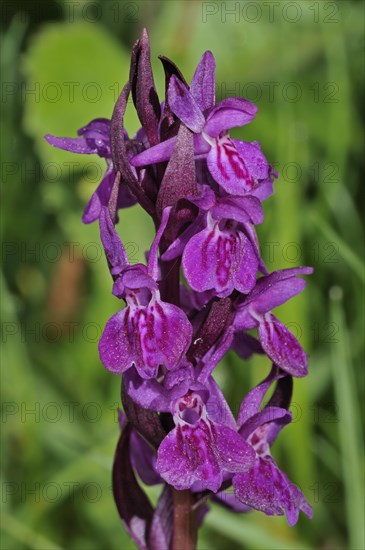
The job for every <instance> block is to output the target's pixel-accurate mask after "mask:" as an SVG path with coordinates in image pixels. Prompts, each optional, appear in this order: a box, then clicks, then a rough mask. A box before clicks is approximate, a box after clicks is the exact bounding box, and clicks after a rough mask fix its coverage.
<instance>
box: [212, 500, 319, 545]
mask: <svg viewBox="0 0 365 550" xmlns="http://www.w3.org/2000/svg"><path fill="white" fill-rule="evenodd" d="M204 523H206V524H207V525H208V526H209V527H210V528H211V529H213V530H214V531H216V532H218V533H220V534H222V535H224V536H225V537H227V539H229V540H231V541H234V542H236V543H238V544H240V545H243V547H245V548H250V549H256V548H257V549H262V548H265V550H278V549H279V548H280V550H297V549H307V548H309V547H308V546H307V545H306V544H305V543H303V542H302V541H298V540H295V539H294V540H292V539H290V540H286V539H284V538H281V537H278V536H276V535H275V534H274V533H273V531H272V530H271V531H270V532H269V531H266V530H265V529H263V528H262V526H259V525H257V524H255V522H253V521H252V516H251V517H249V516H248V517H247V516H244V515H242V514H240V515H234V514H232V512H231V511H228V510H224V509H222V508H220V507H215V506H212V507H211V510H210V512H209V513H208V514H207V516H206V518H205V519H204ZM291 533H292V534H293V535H294V536H295V535H296V533H295V532H294V531H291Z"/></svg>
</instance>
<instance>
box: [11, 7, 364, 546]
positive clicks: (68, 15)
mask: <svg viewBox="0 0 365 550" xmlns="http://www.w3.org/2000/svg"><path fill="white" fill-rule="evenodd" d="M2 12H3V13H2V17H1V22H2V49H1V72H2V81H3V82H2V104H1V107H2V117H1V125H2V156H1V170H2V195H3V196H2V238H3V245H2V259H3V262H2V265H3V275H2V369H3V370H2V402H3V416H2V425H1V427H2V458H1V465H2V471H1V485H2V539H1V548H2V549H23V548H24V549H28V548H32V549H37V550H38V549H41V548H44V549H56V548H64V549H66V548H67V549H68V548H69V549H72V550H76V549H85V550H86V549H87V550H92V549H99V548H108V549H117V548H123V549H129V548H133V544H132V543H131V542H130V541H129V539H128V537H127V536H126V535H125V534H124V531H123V528H122V526H121V525H120V521H119V518H118V515H117V512H116V509H115V507H114V503H113V498H112V494H111V487H110V486H111V480H110V470H111V464H112V457H113V451H114V447H115V444H116V441H117V437H118V425H117V422H116V408H117V406H118V403H119V386H120V383H119V382H120V380H119V378H118V377H115V376H113V375H112V374H110V373H108V372H107V371H105V370H104V369H103V367H102V366H101V364H100V362H99V359H98V353H97V340H98V338H99V337H100V333H101V330H102V328H103V326H104V324H105V322H106V321H107V319H108V318H109V317H110V316H111V314H113V313H114V312H116V311H117V309H118V308H119V307H120V304H119V303H118V301H117V300H116V299H115V298H113V297H112V296H111V292H110V291H111V285H110V280H109V275H108V272H107V268H106V264H105V260H104V258H103V255H102V251H101V248H100V245H99V241H98V227H97V225H96V224H93V225H91V226H85V225H82V223H81V220H80V218H81V214H82V210H83V207H84V204H85V203H86V201H87V200H88V197H89V196H90V194H91V193H92V191H93V190H94V189H95V187H96V185H97V183H98V182H99V180H100V177H101V174H102V171H103V170H104V166H103V162H102V161H99V159H97V158H94V157H82V156H77V155H72V154H70V153H66V152H63V151H58V150H56V149H53V148H52V147H50V146H48V145H47V144H46V143H45V141H44V140H43V135H44V134H45V133H48V132H49V133H52V134H56V135H66V136H72V135H75V132H76V130H77V129H78V128H80V127H81V126H83V125H84V124H85V123H87V122H88V121H89V120H91V119H92V118H95V117H110V116H111V112H112V108H113V104H114V101H115V99H116V97H117V95H118V92H119V90H120V89H121V86H123V85H124V83H125V81H126V80H127V76H128V70H129V52H130V49H131V46H132V44H133V42H134V40H135V39H136V38H137V37H138V36H139V34H140V32H141V29H142V27H143V26H147V27H148V30H149V34H150V39H151V45H152V62H153V67H154V70H155V81H156V84H157V86H158V89H159V91H160V97H161V96H162V93H163V86H164V83H163V71H162V68H161V66H160V64H159V61H158V59H157V56H158V55H159V54H164V55H166V56H168V57H170V58H172V59H173V60H174V61H175V62H177V64H178V65H179V66H180V68H181V69H182V71H183V73H184V74H185V76H186V78H187V79H188V80H189V79H190V78H191V76H192V73H193V70H194V67H195V65H196V63H197V62H198V60H199V58H200V56H201V54H202V53H203V52H204V51H205V50H207V49H210V50H212V51H213V52H214V54H215V56H216V60H217V95H218V97H219V98H221V97H226V96H228V95H245V96H247V97H249V98H250V99H252V100H253V101H255V102H256V103H257V105H258V107H259V114H258V116H257V118H256V120H255V121H254V122H253V123H252V124H251V125H250V126H249V127H245V128H244V129H242V130H237V131H236V130H235V131H234V132H233V133H234V135H235V136H239V137H240V138H242V139H247V140H253V139H258V140H259V141H260V142H261V143H262V147H263V149H264V151H265V153H266V155H267V158H268V159H269V160H271V161H272V162H275V163H276V166H277V169H278V171H279V173H280V179H279V180H278V182H277V185H276V193H275V195H274V196H273V197H271V198H270V199H269V200H268V201H267V202H266V203H265V205H264V209H265V214H266V218H265V222H264V225H263V226H262V227H260V228H259V234H260V239H261V246H262V253H263V256H264V258H265V260H266V263H267V266H268V268H269V270H274V269H277V268H284V267H293V266H295V265H313V266H314V267H315V274H314V275H313V277H311V278H310V281H309V282H308V286H307V289H306V290H305V292H304V293H303V294H302V295H301V296H299V297H297V298H295V299H294V300H292V301H291V302H290V304H286V305H285V306H282V307H281V308H280V311H278V314H279V316H280V318H281V319H282V320H283V321H284V322H286V323H287V324H288V326H289V328H291V330H292V331H293V332H294V333H295V334H296V335H297V337H298V338H299V340H300V341H301V343H302V344H303V345H304V347H305V348H306V350H307V351H308V352H309V353H310V359H311V368H310V375H309V376H308V378H307V379H305V380H301V381H298V382H297V383H296V384H295V395H294V403H293V406H292V412H293V419H294V421H293V423H292V424H291V425H290V426H289V427H287V428H286V429H285V430H284V432H283V433H282V435H281V438H279V441H278V442H277V443H276V445H275V447H274V456H275V457H276V459H277V461H278V462H279V465H280V466H281V467H282V468H283V469H284V470H285V471H286V472H287V473H288V475H289V477H290V478H291V479H292V480H293V482H295V483H296V484H297V485H299V486H300V487H301V489H302V490H303V492H304V493H305V495H306V496H307V498H308V500H309V501H310V502H311V503H312V505H313V508H314V519H313V521H312V522H310V521H309V520H307V519H306V518H303V517H302V518H301V519H300V521H299V522H298V524H297V526H296V527H295V528H290V527H288V525H287V524H286V521H285V519H283V518H267V517H265V516H264V515H263V514H260V513H258V512H254V513H252V514H248V515H235V514H231V513H229V512H227V511H226V510H223V509H222V508H218V507H216V506H214V507H212V511H211V512H210V513H209V514H208V516H207V517H206V520H205V523H204V527H203V528H202V529H201V532H200V537H199V548H201V549H219V550H221V549H226V548H230V549H235V548H237V549H238V548H250V549H251V548H252V549H272V550H277V549H281V548H284V549H294V548H323V549H337V548H338V549H343V548H350V549H363V548H364V541H363V499H364V494H363V454H362V444H361V441H362V431H361V425H362V417H361V415H362V412H363V411H362V407H361V405H360V404H362V403H363V399H364V392H363V388H364V376H363V369H362V367H363V361H362V359H363V357H362V356H363V334H364V333H363V328H364V327H363V285H364V271H363V266H362V257H363V227H362V226H363V208H362V207H361V204H360V203H361V199H362V198H363V195H364V193H363V179H362V178H363V168H364V155H363V133H362V129H363V126H362V118H361V115H362V114H363V109H364V104H363V103H362V99H363V84H364V82H363V77H364V74H363V53H362V42H363V21H364V13H363V12H364V4H363V3H362V2H355V1H354V2H352V1H346V2H335V1H332V2H322V1H314V2H309V1H308V2H307V1H296V2H285V1H281V2H198V1H194V0H190V1H158V0H156V1H149V0H147V1H136V2H134V1H133V2H118V1H110V2H108V1H107V2H102V1H94V2H86V1H82V0H79V1H78V2H72V1H71V2H66V1H61V0H60V1H57V2H56V1H51V0H49V1H44V2H25V1H24V2H20V1H17V0H15V1H12V2H10V1H9V2H2ZM126 125H127V128H128V129H129V133H130V135H132V134H133V133H134V132H135V131H136V130H137V128H138V125H137V120H136V117H135V115H134V114H133V109H129V111H128V114H127V121H126ZM119 227H120V229H119V231H120V234H121V236H122V238H123V239H124V242H125V243H127V245H126V246H127V250H128V253H129V256H130V259H131V261H134V262H135V261H143V259H144V251H145V250H146V249H147V248H148V247H149V245H150V243H151V240H152V224H151V223H150V221H149V220H148V219H147V217H146V215H144V214H143V212H141V210H140V209H139V208H138V207H134V208H132V209H130V210H128V211H123V212H122V214H121V223H120V226H119ZM267 371H268V364H267V362H266V361H265V360H264V359H263V358H256V359H254V360H253V361H251V362H249V363H248V364H243V363H242V361H240V360H239V359H238V358H237V357H236V356H235V355H234V354H229V355H228V356H227V358H225V359H224V361H223V363H222V365H220V366H219V367H218V370H217V378H218V379H219V382H220V383H221V384H222V386H223V388H224V391H225V395H226V396H227V398H228V400H229V401H230V403H231V405H232V407H233V409H234V410H235V411H237V409H238V406H239V402H240V399H241V398H242V396H243V394H244V392H245V391H247V390H248V388H249V387H251V386H252V384H254V383H256V382H257V381H258V380H260V379H262V378H263V377H264V376H265V375H266V373H267ZM149 494H150V496H151V498H152V500H153V499H155V498H156V493H155V491H154V490H152V491H151V490H149ZM161 550H163V549H161Z"/></svg>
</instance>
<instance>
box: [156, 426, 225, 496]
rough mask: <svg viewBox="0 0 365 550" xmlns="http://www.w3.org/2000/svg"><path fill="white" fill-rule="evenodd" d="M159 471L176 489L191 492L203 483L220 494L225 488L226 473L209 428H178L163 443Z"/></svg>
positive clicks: (159, 458)
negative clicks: (194, 486) (221, 465)
mask: <svg viewBox="0 0 365 550" xmlns="http://www.w3.org/2000/svg"><path fill="white" fill-rule="evenodd" d="M156 468H157V471H158V472H159V473H160V475H161V476H162V477H163V479H164V480H165V481H166V482H167V483H169V484H170V485H173V486H174V487H175V489H179V490H183V489H190V488H191V487H192V485H193V484H194V483H197V482H198V483H200V484H201V486H202V487H204V488H205V489H210V490H211V491H214V492H216V491H217V490H218V489H219V487H220V486H221V484H222V479H223V477H222V471H221V468H220V466H219V463H218V459H217V457H216V456H215V454H214V448H213V444H212V441H211V435H210V431H209V428H208V426H207V424H206V423H205V422H204V421H201V422H200V423H199V425H198V426H194V427H191V426H189V425H184V426H178V427H177V428H175V429H173V430H172V431H171V432H170V433H169V434H168V435H167V436H166V437H165V439H164V440H163V441H162V443H161V445H160V447H159V449H158V454H157V464H156Z"/></svg>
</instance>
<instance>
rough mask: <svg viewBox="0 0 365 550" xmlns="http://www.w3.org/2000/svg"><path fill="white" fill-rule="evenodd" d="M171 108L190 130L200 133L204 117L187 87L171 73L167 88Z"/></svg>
mask: <svg viewBox="0 0 365 550" xmlns="http://www.w3.org/2000/svg"><path fill="white" fill-rule="evenodd" d="M168 99H169V105H170V107H171V110H172V112H173V113H175V115H176V116H177V117H178V118H179V119H180V120H181V122H183V123H184V124H185V125H186V126H187V127H188V128H190V130H191V131H192V132H195V133H197V134H198V133H200V132H201V131H202V130H203V128H204V124H205V118H204V116H203V113H202V112H201V109H200V108H199V106H198V103H197V102H196V101H195V99H194V98H193V96H192V95H191V93H190V92H189V90H188V88H187V87H186V86H185V84H183V83H182V82H181V81H180V80H179V79H178V78H176V76H174V75H172V77H171V79H170V84H169V90H168Z"/></svg>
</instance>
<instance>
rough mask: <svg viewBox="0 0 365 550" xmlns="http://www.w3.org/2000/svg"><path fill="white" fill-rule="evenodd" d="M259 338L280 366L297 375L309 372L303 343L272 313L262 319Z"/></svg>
mask: <svg viewBox="0 0 365 550" xmlns="http://www.w3.org/2000/svg"><path fill="white" fill-rule="evenodd" d="M259 338H260V342H261V345H262V347H263V348H264V350H265V352H266V353H267V355H268V356H269V357H270V359H271V360H272V361H273V362H274V363H275V364H276V365H277V366H278V367H280V368H281V369H283V370H284V371H285V372H287V373H288V374H291V375H292V376H296V377H302V376H305V375H306V374H307V372H308V359H307V356H306V354H305V353H304V351H303V349H302V347H301V345H300V344H299V342H298V341H297V339H296V338H295V337H294V335H293V334H292V333H291V332H290V330H289V329H287V328H286V326H285V325H283V324H282V323H281V322H280V321H279V319H277V318H276V317H275V316H274V315H272V313H267V314H266V315H264V316H263V318H262V320H261V321H260V324H259Z"/></svg>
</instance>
